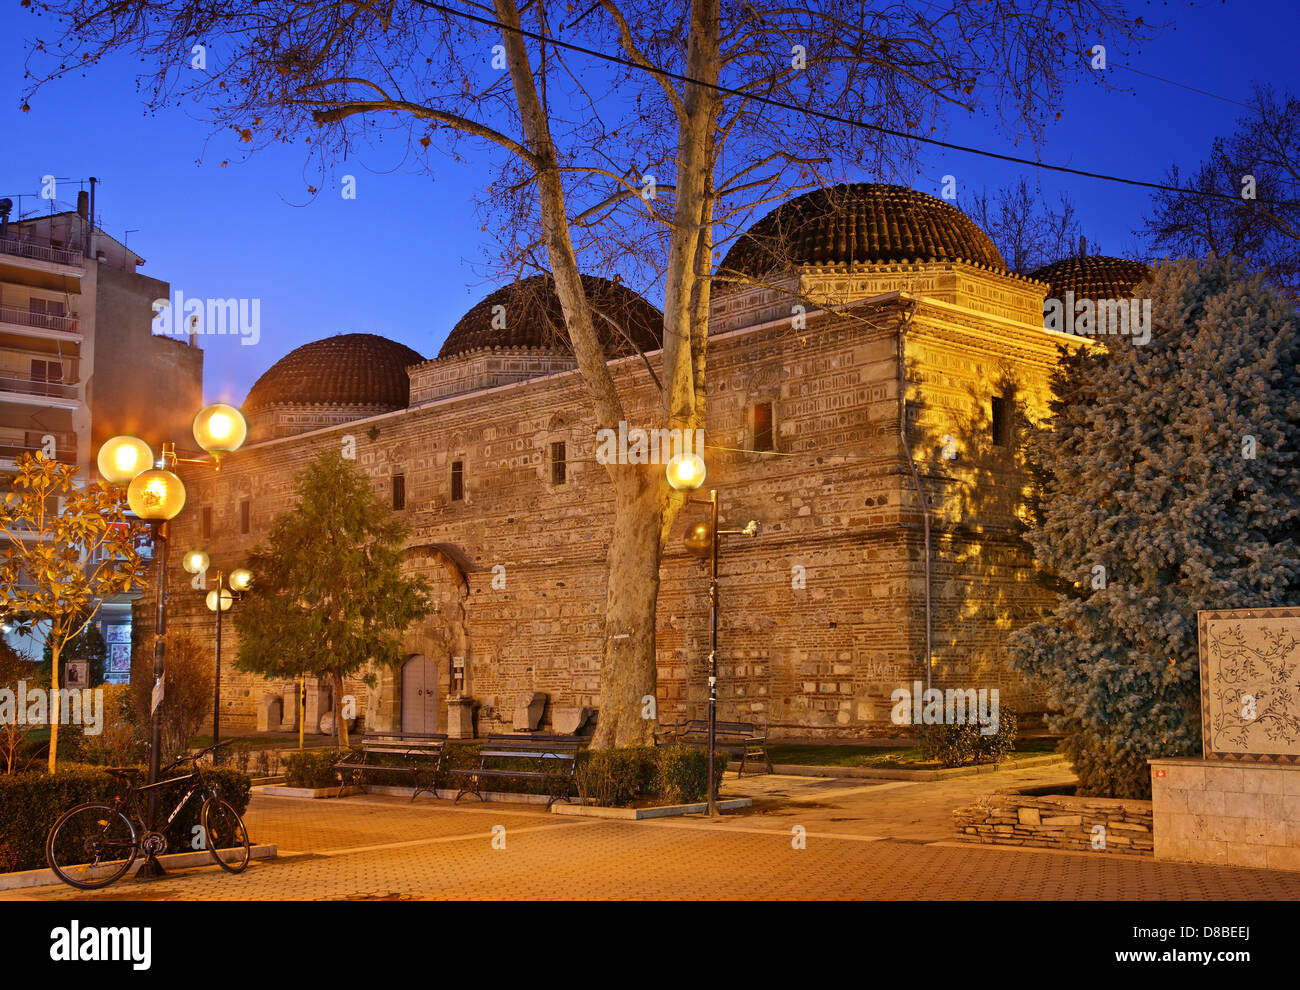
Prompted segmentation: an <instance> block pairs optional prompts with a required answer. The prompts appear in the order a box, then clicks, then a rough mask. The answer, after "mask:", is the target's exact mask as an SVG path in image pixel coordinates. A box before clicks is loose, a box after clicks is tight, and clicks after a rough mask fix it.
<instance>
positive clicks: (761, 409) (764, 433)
mask: <svg viewBox="0 0 1300 990" xmlns="http://www.w3.org/2000/svg"><path fill="white" fill-rule="evenodd" d="M753 449H754V450H773V449H775V448H773V446H772V403H770V402H759V403H757V404H755V406H754V444H753Z"/></svg>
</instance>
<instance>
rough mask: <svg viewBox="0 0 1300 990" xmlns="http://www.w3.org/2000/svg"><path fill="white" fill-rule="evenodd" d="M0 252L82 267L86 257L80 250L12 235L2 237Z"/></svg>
mask: <svg viewBox="0 0 1300 990" xmlns="http://www.w3.org/2000/svg"><path fill="white" fill-rule="evenodd" d="M0 254H12V255H16V256H17V257H19V258H32V259H33V260H36V261H48V262H52V263H53V264H56V265H71V266H72V267H74V268H81V267H82V266H83V265H84V264H85V258H83V257H82V254H81V252H80V251H69V250H68V249H66V248H57V247H51V246H50V245H48V244H41V243H39V242H37V241H20V240H17V239H16V238H12V237H4V238H0Z"/></svg>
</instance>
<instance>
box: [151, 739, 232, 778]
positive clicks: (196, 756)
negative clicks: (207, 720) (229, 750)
mask: <svg viewBox="0 0 1300 990" xmlns="http://www.w3.org/2000/svg"><path fill="white" fill-rule="evenodd" d="M230 743H231V740H229V739H227V740H226V741H225V742H219V743H215V744H214V745H212V746H209V747H208V748H207V749H201V750H199V751H198V752H197V753H192V754H189V755H186V756H182V757H181V758H180V759H179V760H175V761H173V762H171V763H169V764H167V766H165V767H163V768H162V769H161V770H159V771H158V772H159V773H160V774H162V773H166V772H167V771H169V770H175V769H176V768H177V767H178V766H180V765H181V764H182V763H190V762H192V763H193V764H194V765H195V766H198V765H199V760H201V759H203V757H205V756H207V755H208V754H209V753H215V752H216V751H217V750H218V749H220V748H221V747H222V746H229V745H230Z"/></svg>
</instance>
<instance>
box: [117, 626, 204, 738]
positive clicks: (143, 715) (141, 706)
mask: <svg viewBox="0 0 1300 990" xmlns="http://www.w3.org/2000/svg"><path fill="white" fill-rule="evenodd" d="M163 640H164V642H163V645H164V647H165V650H164V653H163V667H164V670H165V671H166V677H165V680H164V682H163V690H164V693H165V699H166V700H164V701H163V704H162V753H163V758H164V760H166V759H167V758H168V756H169V754H179V753H183V752H184V751H185V749H186V747H188V746H189V744H190V740H191V739H193V738H194V736H195V735H196V734H197V733H198V731H199V729H200V728H201V727H202V726H203V725H204V723H205V722H208V721H210V720H211V719H212V653H211V652H210V651H209V649H208V648H207V647H206V646H204V645H203V643H202V642H201V641H200V640H198V639H197V638H196V637H194V636H192V635H190V634H189V633H186V632H169V633H167V635H166V636H165V637H164V638H163ZM157 641H158V637H157V636H151V637H150V638H149V642H148V643H147V645H145V646H144V647H143V648H141V649H137V650H136V651H135V653H134V654H133V655H132V657H131V691H132V695H133V697H134V698H135V714H136V721H137V722H138V723H139V724H140V725H141V726H148V725H150V724H151V723H152V717H151V716H150V714H149V708H150V704H151V702H150V699H151V697H152V695H153V653H154V644H155V643H156V642H157Z"/></svg>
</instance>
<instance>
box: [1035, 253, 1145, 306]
mask: <svg viewBox="0 0 1300 990" xmlns="http://www.w3.org/2000/svg"><path fill="white" fill-rule="evenodd" d="M1150 273H1151V269H1150V268H1148V267H1147V266H1146V265H1144V264H1143V263H1142V262H1140V261H1129V260H1128V259H1126V258H1111V257H1108V256H1107V255H1104V254H1088V255H1084V256H1082V257H1074V258H1062V259H1061V260H1060V261H1056V262H1053V263H1052V264H1050V265H1044V266H1043V267H1042V268H1039V269H1038V270H1037V271H1033V272H1030V273H1029V277H1030V278H1032V279H1037V280H1038V281H1039V282H1046V283H1047V284H1048V286H1049V287H1050V288H1049V289H1048V292H1047V297H1048V298H1049V299H1063V298H1064V297H1065V293H1066V292H1073V293H1074V295H1075V297H1076V298H1079V299H1127V298H1129V297H1130V296H1132V295H1133V290H1134V289H1136V288H1137V287H1138V285H1139V284H1141V283H1142V282H1144V281H1145V280H1146V277H1147V276H1148V275H1149V274H1150Z"/></svg>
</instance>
